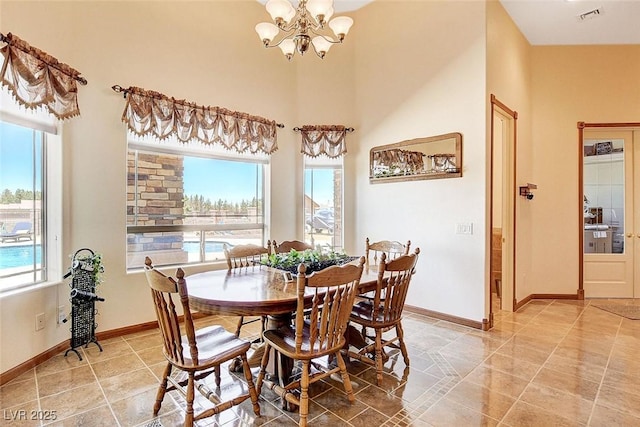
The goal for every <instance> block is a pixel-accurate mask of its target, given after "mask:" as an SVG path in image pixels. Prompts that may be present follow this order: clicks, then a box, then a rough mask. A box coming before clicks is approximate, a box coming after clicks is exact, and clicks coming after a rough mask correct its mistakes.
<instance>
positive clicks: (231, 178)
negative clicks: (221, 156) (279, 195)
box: [184, 157, 262, 203]
mask: <svg viewBox="0 0 640 427" xmlns="http://www.w3.org/2000/svg"><path fill="white" fill-rule="evenodd" d="M261 167H262V165H259V164H258V165H256V164H251V163H242V162H235V161H228V160H217V159H207V158H203V157H185V158H184V193H185V195H189V196H190V195H196V194H197V195H202V196H204V198H205V199H210V200H211V202H215V201H217V200H218V199H222V200H227V201H229V202H232V203H236V202H238V203H239V202H241V201H242V200H243V199H244V200H249V201H250V200H251V199H252V198H254V197H256V198H260V194H256V175H257V174H258V171H259V170H260V169H261ZM258 176H259V178H260V182H259V184H258V185H259V187H260V188H259V189H258V191H261V187H262V174H259V175H258ZM202 177H207V178H206V179H202Z"/></svg>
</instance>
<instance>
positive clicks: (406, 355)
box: [396, 322, 409, 366]
mask: <svg viewBox="0 0 640 427" xmlns="http://www.w3.org/2000/svg"><path fill="white" fill-rule="evenodd" d="M396 335H397V336H398V342H399V344H400V351H401V352H402V357H403V358H404V364H405V365H407V366H409V352H408V351H407V346H406V345H404V330H403V329H402V324H401V323H400V322H398V324H397V325H396Z"/></svg>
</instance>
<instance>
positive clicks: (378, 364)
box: [375, 329, 382, 387]
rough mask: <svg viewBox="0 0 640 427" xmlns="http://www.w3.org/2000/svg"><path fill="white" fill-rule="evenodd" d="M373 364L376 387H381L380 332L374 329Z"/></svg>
mask: <svg viewBox="0 0 640 427" xmlns="http://www.w3.org/2000/svg"><path fill="white" fill-rule="evenodd" d="M375 352H376V353H375V362H376V381H377V383H378V387H380V386H382V330H380V329H376V348H375Z"/></svg>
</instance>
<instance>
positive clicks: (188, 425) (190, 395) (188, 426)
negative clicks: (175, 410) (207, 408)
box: [184, 372, 195, 427]
mask: <svg viewBox="0 0 640 427" xmlns="http://www.w3.org/2000/svg"><path fill="white" fill-rule="evenodd" d="M194 389H195V378H194V373H193V372H189V381H188V382H187V413H186V414H185V417H184V427H192V426H193V399H194V398H195V396H194V393H195V390H194Z"/></svg>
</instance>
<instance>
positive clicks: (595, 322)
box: [0, 300, 640, 427]
mask: <svg viewBox="0 0 640 427" xmlns="http://www.w3.org/2000/svg"><path fill="white" fill-rule="evenodd" d="M234 320H235V319H233V318H220V317H209V318H205V319H200V320H199V321H198V323H199V324H200V325H199V326H202V325H205V324H207V323H220V324H223V325H224V326H225V327H228V328H229V329H231V328H232V327H233V325H234ZM404 329H405V334H406V339H407V344H408V347H409V355H410V357H411V366H410V368H409V367H406V366H405V364H404V362H403V361H402V357H401V356H400V355H398V354H395V355H393V357H391V359H390V360H389V361H388V362H387V364H386V365H385V369H386V373H385V375H384V383H383V385H382V387H381V388H378V387H377V386H376V385H375V372H374V371H373V370H372V369H371V368H369V367H368V366H366V365H363V364H361V363H357V362H351V363H349V371H350V374H351V379H352V383H353V387H354V391H355V393H356V395H355V397H356V401H355V403H354V404H352V405H350V404H349V403H348V401H347V399H346V397H345V395H344V393H343V391H342V387H341V384H340V383H338V382H337V381H334V380H333V379H329V380H328V381H326V382H319V383H316V384H314V386H313V387H312V390H311V393H312V402H311V405H310V424H311V425H312V426H329V425H330V426H332V427H337V426H368V427H374V426H383V425H384V426H474V425H478V426H480V425H482V426H485V425H486V426H495V425H498V426H513V427H519V426H544V427H547V426H581V425H589V426H606V427H611V426H640V375H639V374H640V358H639V357H638V356H637V355H638V353H639V352H640V321H634V320H629V319H626V318H622V317H619V316H617V315H614V314H611V313H608V312H606V311H603V310H600V309H598V308H595V307H590V306H589V301H559V300H537V301H532V302H530V303H529V304H527V305H526V306H525V307H523V308H522V309H521V310H520V311H519V312H517V313H506V312H499V313H498V314H497V317H496V326H495V327H494V328H493V329H492V330H491V331H489V332H482V331H479V330H474V329H470V328H465V327H461V326H458V325H454V324H451V323H447V322H443V321H438V320H435V319H431V318H427V317H423V316H419V315H415V314H407V315H406V316H405V320H404ZM243 331H244V329H243ZM251 332H252V331H247V333H249V334H250V333H251ZM254 332H255V331H254ZM101 344H102V346H103V348H104V351H103V352H99V351H98V349H97V347H96V346H95V345H93V344H91V345H90V346H89V348H87V349H82V353H83V360H82V361H79V360H78V358H77V357H76V356H75V355H73V354H70V355H69V356H67V357H66V358H65V357H64V355H62V354H61V355H58V356H56V357H54V358H52V359H50V360H48V361H47V362H45V363H43V364H41V365H39V366H37V367H36V368H35V369H33V370H31V371H29V372H28V373H26V374H24V375H22V376H21V377H19V378H17V379H15V380H13V381H12V382H10V383H8V384H6V385H4V386H3V387H1V388H0V406H1V408H0V409H2V415H3V417H2V419H0V425H3V426H4V425H6V426H21V427H22V426H31V425H34V426H37V425H53V426H127V427H128V426H145V425H156V426H159V425H162V426H174V425H180V424H181V422H182V420H183V412H182V410H181V409H180V407H181V402H182V398H181V397H180V396H176V395H175V394H173V395H172V396H174V397H170V398H165V402H164V403H163V406H162V410H161V412H160V414H159V417H158V418H157V419H155V420H154V419H153V417H152V414H151V411H152V407H153V402H154V398H155V393H156V387H157V384H158V377H159V376H160V375H161V371H162V369H163V367H164V363H163V358H162V355H161V348H160V344H161V343H160V338H159V335H158V332H157V331H147V332H143V333H136V334H131V335H127V336H123V337H119V338H115V339H110V340H108V341H104V342H101ZM223 373H224V378H223V385H222V391H223V393H224V392H230V393H233V392H236V391H237V390H238V389H239V388H242V387H243V386H244V383H243V382H242V381H241V380H240V379H239V378H238V377H236V376H233V375H230V374H229V373H228V371H227V370H226V369H223ZM254 374H255V372H254ZM196 403H197V404H200V403H201V401H199V400H197V401H196ZM21 410H24V411H26V414H30V413H31V412H30V411H36V412H34V413H38V412H37V411H55V414H56V418H57V419H56V420H55V421H53V422H52V421H44V422H41V421H37V420H33V421H32V420H28V421H12V420H11V418H12V414H19V413H20V412H19V411H21ZM261 412H262V416H261V417H260V418H256V417H255V416H254V414H253V412H252V410H251V405H250V402H249V401H246V402H244V403H243V404H242V405H240V406H238V407H235V408H233V409H231V410H227V411H225V412H224V413H222V414H221V415H219V416H218V417H213V418H209V419H207V420H206V422H201V423H199V424H198V425H214V426H218V425H222V426H244V425H268V426H295V425H297V415H296V414H295V413H288V412H284V411H282V410H280V406H279V401H278V398H277V397H276V396H275V395H273V394H271V393H270V392H268V391H265V390H263V396H262V397H261ZM41 413H42V414H46V412H41ZM154 421H155V423H154V424H150V423H152V422H154Z"/></svg>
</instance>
